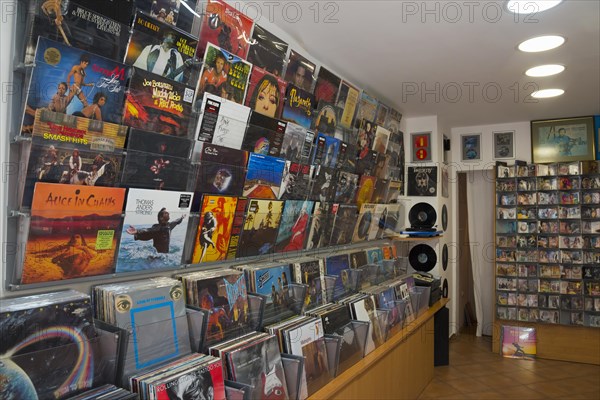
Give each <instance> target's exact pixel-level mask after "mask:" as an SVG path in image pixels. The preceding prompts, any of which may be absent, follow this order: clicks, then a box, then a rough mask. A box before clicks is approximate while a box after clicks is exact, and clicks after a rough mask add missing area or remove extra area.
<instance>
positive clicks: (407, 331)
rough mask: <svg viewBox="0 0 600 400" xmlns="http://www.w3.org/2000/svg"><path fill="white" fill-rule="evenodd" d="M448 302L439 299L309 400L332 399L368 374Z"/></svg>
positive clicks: (448, 300) (447, 300)
mask: <svg viewBox="0 0 600 400" xmlns="http://www.w3.org/2000/svg"><path fill="white" fill-rule="evenodd" d="M449 302H450V299H440V300H439V301H438V302H436V303H435V304H433V305H432V306H431V307H429V309H427V310H426V311H424V312H423V314H422V315H420V316H419V317H417V318H416V319H415V320H414V321H413V322H411V323H410V324H409V325H408V326H405V327H404V328H402V330H401V331H400V332H398V333H397V334H395V335H394V336H392V337H391V338H389V339H388V340H386V341H385V343H383V344H382V345H381V346H379V347H378V348H376V349H375V350H373V351H372V352H371V353H370V354H368V355H367V356H366V357H364V358H363V359H361V360H360V361H359V362H357V363H356V364H354V365H353V366H352V367H350V368H348V369H347V370H346V371H344V372H343V373H341V374H340V375H338V376H337V377H335V378H334V379H332V380H331V382H329V383H328V384H327V385H325V386H324V387H322V388H321V389H320V390H318V391H317V392H315V393H314V394H313V395H312V396H310V397H309V399H312V400H315V399H329V398H332V397H333V396H334V395H335V394H336V393H337V392H339V391H340V390H341V389H343V388H344V387H345V386H346V385H347V384H348V383H349V382H351V381H352V380H354V378H356V377H357V376H359V375H361V374H363V373H368V372H366V370H367V369H368V368H369V367H370V366H371V365H373V364H375V363H377V362H378V361H379V360H380V359H381V358H383V357H385V356H386V355H387V354H388V353H389V352H390V351H391V350H392V349H394V348H395V347H397V346H399V345H400V344H401V343H403V342H404V341H405V340H406V339H407V338H408V337H409V336H410V335H411V334H413V333H414V332H415V331H416V330H418V329H419V328H421V327H422V326H423V325H425V324H426V323H427V321H429V320H430V319H431V318H433V316H434V315H435V313H436V312H438V311H439V310H440V309H442V308H444V307H445V306H446V304H448V303H449Z"/></svg>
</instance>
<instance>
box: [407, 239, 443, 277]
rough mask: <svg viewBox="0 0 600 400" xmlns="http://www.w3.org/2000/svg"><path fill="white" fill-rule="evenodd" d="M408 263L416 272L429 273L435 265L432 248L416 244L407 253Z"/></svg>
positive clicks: (435, 257)
mask: <svg viewBox="0 0 600 400" xmlns="http://www.w3.org/2000/svg"><path fill="white" fill-rule="evenodd" d="M408 262H409V263H410V266H411V267H413V268H414V269H415V270H416V271H418V272H429V271H431V270H432V269H433V268H434V267H435V265H436V264H437V255H436V254H435V250H434V249H433V247H431V246H429V245H427V244H418V245H416V246H415V247H413V248H412V249H411V250H410V252H409V253H408Z"/></svg>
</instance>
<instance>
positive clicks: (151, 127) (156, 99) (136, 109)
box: [123, 68, 194, 136]
mask: <svg viewBox="0 0 600 400" xmlns="http://www.w3.org/2000/svg"><path fill="white" fill-rule="evenodd" d="M193 100H194V89H193V88H191V87H187V86H185V85H183V84H181V83H178V82H175V81H173V80H171V79H167V78H163V77H161V76H158V75H155V74H153V73H151V72H148V71H144V70H143V69H139V68H135V69H134V71H133V76H132V77H131V80H130V82H129V91H128V93H127V96H126V99H125V112H124V117H123V124H124V125H127V126H129V127H132V128H137V129H143V130H146V131H151V132H156V133H162V134H165V135H173V136H187V135H188V134H189V124H190V122H191V121H190V119H191V114H192V102H193Z"/></svg>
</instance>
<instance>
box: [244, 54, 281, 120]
mask: <svg viewBox="0 0 600 400" xmlns="http://www.w3.org/2000/svg"><path fill="white" fill-rule="evenodd" d="M286 87H287V83H286V82H285V81H284V80H283V79H281V78H280V77H278V76H275V75H272V74H271V73H269V72H267V71H266V70H264V69H262V68H259V67H257V66H256V65H255V66H254V67H253V68H252V75H251V76H250V83H249V87H248V94H247V96H246V102H245V104H246V106H248V107H250V109H251V110H252V111H255V112H257V113H259V114H262V115H266V116H267V117H271V118H279V117H280V116H281V112H282V110H283V103H284V101H285V90H286Z"/></svg>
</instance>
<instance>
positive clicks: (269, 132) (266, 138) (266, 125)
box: [242, 112, 287, 157]
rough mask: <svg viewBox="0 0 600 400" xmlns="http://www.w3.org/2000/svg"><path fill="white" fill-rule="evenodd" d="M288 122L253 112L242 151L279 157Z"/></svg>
mask: <svg viewBox="0 0 600 400" xmlns="http://www.w3.org/2000/svg"><path fill="white" fill-rule="evenodd" d="M286 128H287V122H285V121H281V120H278V119H275V118H270V117H267V116H265V115H262V114H259V113H257V112H253V113H252V115H250V120H249V121H248V128H247V129H246V134H245V136H244V141H243V142H242V149H243V150H246V151H249V152H253V153H256V154H264V155H269V156H273V157H279V155H280V153H281V146H282V142H283V137H284V135H285V131H286Z"/></svg>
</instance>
